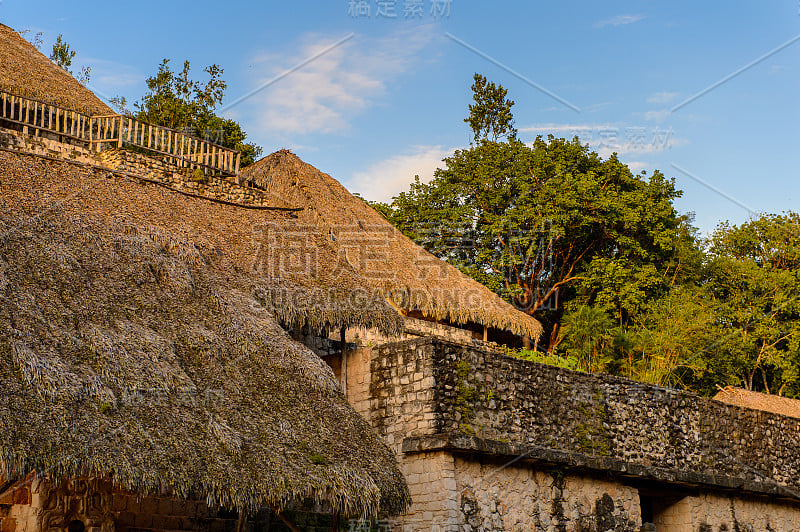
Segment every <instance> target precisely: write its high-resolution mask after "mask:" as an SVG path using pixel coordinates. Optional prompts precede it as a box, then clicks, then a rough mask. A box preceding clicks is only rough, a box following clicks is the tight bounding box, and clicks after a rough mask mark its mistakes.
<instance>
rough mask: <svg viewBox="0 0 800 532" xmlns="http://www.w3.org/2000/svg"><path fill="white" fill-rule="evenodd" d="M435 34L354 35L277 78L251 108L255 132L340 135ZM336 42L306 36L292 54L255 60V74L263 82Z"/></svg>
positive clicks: (420, 29)
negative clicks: (278, 79)
mask: <svg viewBox="0 0 800 532" xmlns="http://www.w3.org/2000/svg"><path fill="white" fill-rule="evenodd" d="M435 37H436V34H435V33H434V32H433V30H432V28H427V27H424V26H423V27H419V26H417V27H415V28H414V31H410V30H401V31H398V32H395V33H394V34H390V35H389V36H385V37H381V38H377V39H370V38H366V37H362V36H356V37H355V38H354V39H352V40H349V41H347V42H346V43H344V44H342V46H339V47H337V48H335V49H333V50H331V51H330V52H329V53H326V54H325V55H322V56H320V57H319V58H318V59H316V60H315V61H313V62H311V63H309V64H307V65H305V66H304V67H303V68H301V69H299V70H297V71H295V72H293V73H292V74H291V75H289V76H286V77H285V78H284V79H281V80H280V81H279V82H278V83H275V84H274V85H272V86H270V87H269V88H268V89H266V90H264V91H263V92H262V93H259V94H257V95H254V96H253V98H252V99H251V104H252V105H253V106H254V107H255V109H254V112H253V113H252V114H254V115H255V116H257V117H258V121H257V123H256V124H254V125H255V127H256V128H260V129H262V130H263V131H264V132H265V133H278V134H289V135H291V134H306V133H312V132H313V133H341V132H344V131H346V130H347V129H348V128H349V126H350V123H351V120H352V119H353V117H355V116H357V115H359V114H361V113H363V112H364V111H365V110H366V109H367V108H368V107H370V106H371V105H372V104H373V103H375V101H376V100H377V99H378V98H379V97H380V96H382V95H384V94H385V93H386V86H387V83H388V82H390V81H391V80H393V79H396V78H398V77H399V76H401V75H402V74H403V73H405V72H408V71H409V70H410V69H411V68H413V66H414V64H415V60H419V61H422V60H423V59H421V58H420V57H419V56H420V52H421V51H422V50H423V49H425V48H426V47H427V45H428V44H430V43H431V42H432V41H433V39H434V38H435ZM333 40H335V38H333V37H330V36H322V35H316V34H315V35H306V36H305V37H303V38H301V42H300V45H299V46H297V47H296V49H297V51H296V52H295V53H291V54H286V53H279V54H276V53H269V54H262V55H260V56H259V57H257V58H255V70H256V71H258V72H260V78H259V79H255V80H254V85H258V84H260V83H263V82H264V80H267V79H270V78H272V77H273V76H275V75H276V74H279V73H280V72H282V71H284V70H285V69H286V68H287V66H288V65H291V64H293V63H296V62H297V61H298V60H302V59H303V58H304V57H309V56H312V55H314V54H315V53H318V52H319V51H320V50H322V49H324V48H325V47H326V46H328V45H329V44H330V43H331V42H332V41H333Z"/></svg>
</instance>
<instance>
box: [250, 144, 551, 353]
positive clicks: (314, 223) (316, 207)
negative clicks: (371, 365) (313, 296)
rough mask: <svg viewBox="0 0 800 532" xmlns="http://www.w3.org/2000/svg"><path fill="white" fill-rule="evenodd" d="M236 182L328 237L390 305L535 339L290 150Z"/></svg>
mask: <svg viewBox="0 0 800 532" xmlns="http://www.w3.org/2000/svg"><path fill="white" fill-rule="evenodd" d="M240 179H241V180H242V181H243V182H247V183H250V184H252V185H254V186H257V187H259V188H262V189H265V190H268V191H269V192H271V193H272V194H274V195H281V196H282V197H283V198H284V199H285V201H286V202H287V203H288V204H291V205H298V206H302V207H303V210H302V211H301V212H299V213H298V219H299V222H293V223H295V224H296V225H298V227H299V225H302V224H305V225H306V226H308V227H317V228H319V229H321V230H322V231H323V232H324V233H327V234H329V235H330V239H331V240H332V241H333V242H334V243H335V244H336V245H337V246H338V248H339V250H340V253H342V254H344V255H346V257H347V261H348V262H349V263H350V264H351V265H352V266H353V267H354V268H355V269H356V270H357V271H358V272H359V273H360V274H361V275H362V276H364V277H365V278H366V279H367V280H368V281H370V282H371V283H372V285H373V286H374V287H376V288H379V289H381V290H382V291H383V292H384V293H385V294H386V297H387V299H389V300H390V301H391V302H392V303H393V304H394V305H395V306H397V307H399V308H403V309H406V310H418V311H420V312H422V313H423V314H424V315H426V316H428V317H430V318H435V319H442V320H448V321H450V322H451V323H455V324H466V323H476V324H481V325H485V326H488V327H495V328H498V329H502V330H507V331H510V332H512V333H515V334H518V335H528V336H530V337H531V338H534V339H538V338H539V336H540V335H541V333H542V327H541V324H540V323H539V322H538V321H537V320H536V319H534V318H533V317H531V316H528V315H527V314H525V313H523V312H520V311H519V310H517V309H515V308H514V307H513V306H512V305H510V304H509V303H507V302H506V301H504V300H502V299H501V298H500V297H499V296H497V294H495V293H494V292H492V291H491V290H489V289H488V288H486V287H485V286H483V285H481V284H480V283H478V282H477V281H475V280H473V279H472V278H470V277H469V276H467V275H465V274H463V273H462V272H461V271H459V270H458V269H457V268H455V267H453V266H452V265H450V264H448V263H446V262H444V261H442V260H440V259H439V258H437V257H435V256H433V255H432V254H430V253H428V252H427V251H425V250H424V249H423V248H421V247H420V246H418V245H417V244H415V243H414V242H413V241H412V240H410V239H409V238H408V237H406V236H405V235H403V234H402V233H401V232H400V231H399V230H397V229H396V228H395V227H394V226H392V224H390V223H389V222H388V221H387V220H386V219H385V218H384V217H383V216H381V215H380V214H379V213H378V212H376V211H375V210H374V209H372V208H371V207H370V206H369V205H368V204H367V203H365V202H364V201H363V200H361V199H359V198H357V197H356V196H354V195H353V194H351V193H350V192H348V191H347V189H345V188H344V187H343V186H342V185H341V184H340V183H339V182H338V181H336V180H335V179H334V178H333V177H331V176H330V175H328V174H325V173H323V172H321V171H320V170H318V169H316V168H314V167H313V166H311V165H310V164H308V163H305V162H304V161H302V160H301V159H300V158H299V157H297V156H296V155H295V154H293V153H292V152H290V151H288V150H280V151H278V152H275V153H273V154H271V155H269V156H267V157H265V158H263V159H261V160H260V161H258V162H256V163H255V164H253V165H251V166H249V167H247V168H245V169H244V170H242V175H241V177H240Z"/></svg>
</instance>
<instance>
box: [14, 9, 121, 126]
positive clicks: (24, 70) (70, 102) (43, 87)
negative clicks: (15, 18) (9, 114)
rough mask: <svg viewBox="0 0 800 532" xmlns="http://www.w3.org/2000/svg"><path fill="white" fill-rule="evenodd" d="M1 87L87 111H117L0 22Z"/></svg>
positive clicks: (101, 112) (91, 112)
mask: <svg viewBox="0 0 800 532" xmlns="http://www.w3.org/2000/svg"><path fill="white" fill-rule="evenodd" d="M0 90H6V91H8V92H12V93H15V94H18V95H20V96H24V97H26V98H33V99H36V100H40V101H43V102H45V103H49V104H52V105H57V106H60V107H65V108H67V109H72V110H75V111H80V112H82V113H85V114H90V115H104V114H105V115H108V114H113V113H114V111H112V110H111V108H110V107H108V106H107V105H106V104H104V103H103V102H102V101H101V100H100V99H99V98H98V97H97V96H95V95H94V93H93V92H92V91H90V90H89V89H87V88H86V87H84V86H83V85H81V84H80V83H78V81H77V80H76V79H75V78H73V77H72V76H71V75H70V74H69V72H67V71H66V70H64V69H63V68H61V67H59V66H58V65H56V64H55V63H53V62H52V61H50V59H48V58H47V57H46V56H45V55H44V54H42V53H41V52H40V51H39V50H37V49H36V48H35V47H34V46H33V45H32V44H31V43H29V42H28V41H26V40H25V39H24V38H23V37H21V36H20V35H19V34H18V33H17V32H15V31H14V30H13V29H11V28H9V27H8V26H5V25H3V24H0Z"/></svg>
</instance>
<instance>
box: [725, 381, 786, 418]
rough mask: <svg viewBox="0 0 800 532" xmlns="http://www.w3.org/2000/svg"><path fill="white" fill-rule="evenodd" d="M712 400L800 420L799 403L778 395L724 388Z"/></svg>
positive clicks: (729, 387)
mask: <svg viewBox="0 0 800 532" xmlns="http://www.w3.org/2000/svg"><path fill="white" fill-rule="evenodd" d="M714 400H715V401H720V402H722V403H726V404H729V405H736V406H741V407H743V408H751V409H753V410H763V411H764V412H772V413H773V414H780V415H783V416H788V417H796V418H798V419H800V401H798V400H797V399H790V398H788V397H782V396H780V395H772V394H767V393H761V392H751V391H750V390H745V389H744V388H737V387H735V386H726V387H725V388H723V389H722V390H720V391H719V392H718V393H717V395H715V396H714Z"/></svg>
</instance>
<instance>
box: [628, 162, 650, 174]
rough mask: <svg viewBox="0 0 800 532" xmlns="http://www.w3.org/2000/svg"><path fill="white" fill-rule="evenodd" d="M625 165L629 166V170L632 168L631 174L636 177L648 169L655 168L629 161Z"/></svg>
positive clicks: (643, 163)
mask: <svg viewBox="0 0 800 532" xmlns="http://www.w3.org/2000/svg"><path fill="white" fill-rule="evenodd" d="M625 164H626V165H628V168H630V170H631V173H632V174H635V175H638V174H640V173H641V172H642V170H647V169H648V168H651V167H652V166H653V165H652V164H648V163H645V162H642V161H627V162H625Z"/></svg>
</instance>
